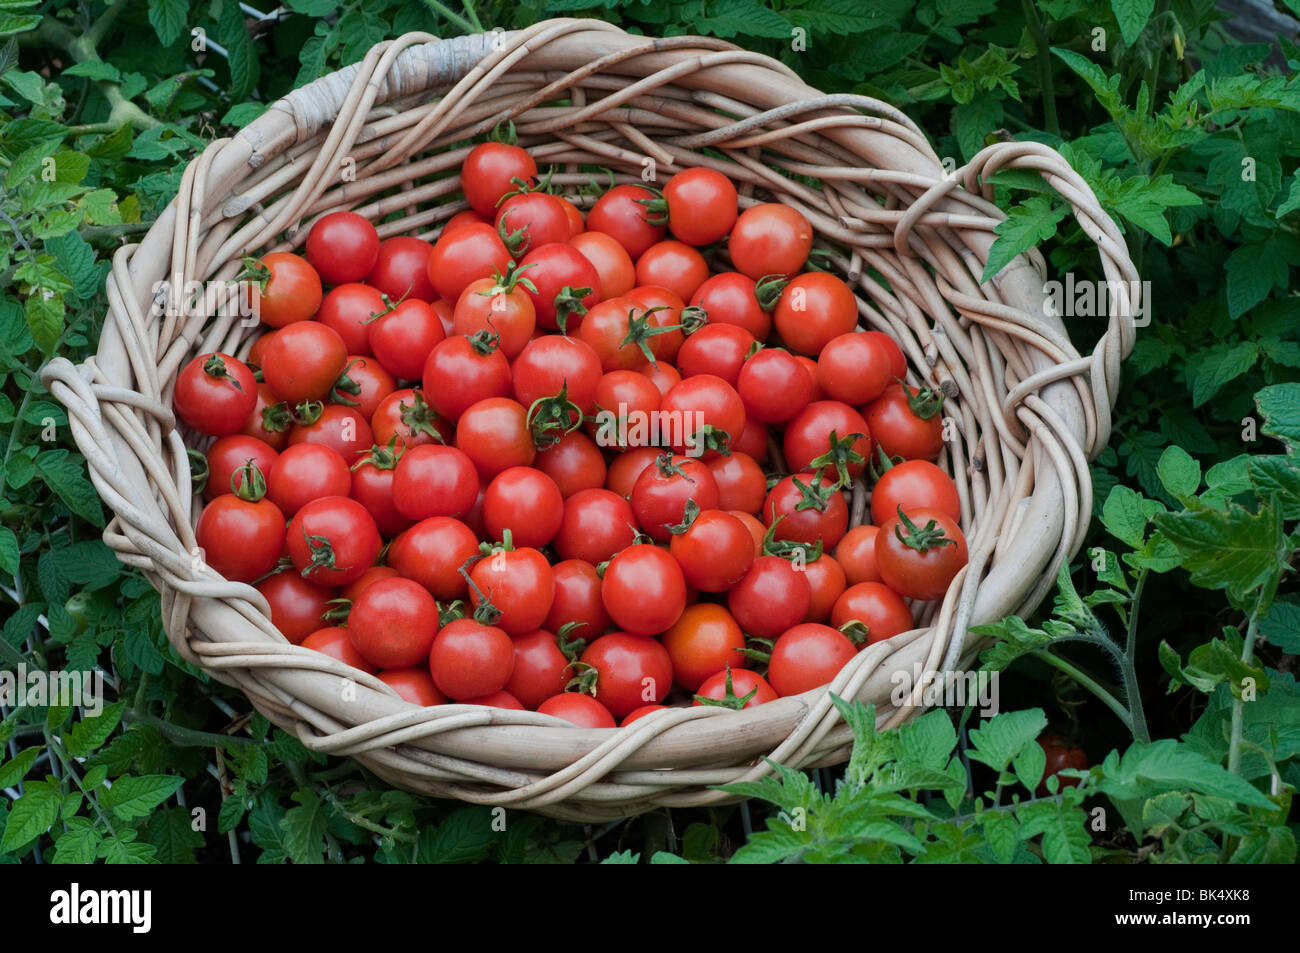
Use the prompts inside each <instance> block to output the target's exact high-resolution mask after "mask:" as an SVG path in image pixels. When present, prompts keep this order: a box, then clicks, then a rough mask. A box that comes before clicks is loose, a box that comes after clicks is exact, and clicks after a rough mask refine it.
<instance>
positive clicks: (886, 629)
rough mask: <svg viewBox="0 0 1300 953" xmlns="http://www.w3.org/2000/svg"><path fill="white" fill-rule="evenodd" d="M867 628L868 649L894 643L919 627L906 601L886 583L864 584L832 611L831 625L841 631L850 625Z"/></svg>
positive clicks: (852, 588) (849, 591) (847, 592)
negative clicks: (881, 644)
mask: <svg viewBox="0 0 1300 953" xmlns="http://www.w3.org/2000/svg"><path fill="white" fill-rule="evenodd" d="M853 621H857V622H861V623H862V624H863V625H865V626H866V627H867V631H866V636H867V645H875V644H876V643H877V642H883V641H885V640H886V639H892V638H893V637H894V636H896V635H898V634H899V633H900V632H908V631H911V630H912V629H913V628H915V627H916V624H915V623H914V622H913V621H912V610H911V609H909V608H908V607H907V603H906V602H904V601H903V597H902V596H900V595H899V594H898V593H896V592H895V591H894V590H892V589H890V588H889V587H888V586H886V585H885V584H884V583H883V582H860V583H858V584H857V585H854V586H850V587H849V588H847V589H845V590H844V593H843V594H842V595H841V596H840V597H839V598H838V599H836V600H835V605H834V607H832V609H831V625H833V626H835V628H837V629H839V628H842V627H843V626H845V625H847V624H848V623H849V622H853Z"/></svg>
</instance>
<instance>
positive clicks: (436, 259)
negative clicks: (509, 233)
mask: <svg viewBox="0 0 1300 953" xmlns="http://www.w3.org/2000/svg"><path fill="white" fill-rule="evenodd" d="M512 261H513V259H512V258H511V257H510V252H509V250H508V249H507V248H506V246H505V243H504V242H502V241H501V236H499V235H498V234H497V230H496V229H495V228H494V227H493V226H491V225H466V226H464V227H463V228H458V229H456V230H455V231H453V232H449V233H445V234H443V235H442V236H441V237H439V239H438V241H437V242H436V243H435V244H434V246H433V251H432V252H430V253H429V259H428V278H429V281H430V283H431V284H432V285H433V288H434V290H435V291H436V292H437V296H438V297H439V298H443V299H445V300H447V301H456V300H458V299H459V298H460V293H461V292H462V291H464V290H465V287H466V286H467V285H468V284H469V283H470V282H471V281H475V280H477V279H479V278H491V277H492V276H493V274H496V273H500V274H503V275H504V274H505V273H506V271H507V270H508V269H509V268H510V263H511V262H512Z"/></svg>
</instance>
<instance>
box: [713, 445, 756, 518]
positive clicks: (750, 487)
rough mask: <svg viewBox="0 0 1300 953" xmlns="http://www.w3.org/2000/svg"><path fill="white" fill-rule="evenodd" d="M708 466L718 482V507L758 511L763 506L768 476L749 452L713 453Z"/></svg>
mask: <svg viewBox="0 0 1300 953" xmlns="http://www.w3.org/2000/svg"><path fill="white" fill-rule="evenodd" d="M705 466H707V467H708V468H709V472H710V473H712V474H713V480H714V482H715V483H717V484H718V509H722V510H743V511H745V512H746V513H757V512H758V511H759V510H761V509H762V508H763V500H765V499H767V477H766V476H764V474H763V469H762V467H760V466H759V465H758V464H757V463H755V462H754V458H753V457H751V456H750V455H749V454H747V453H741V452H740V451H737V450H733V451H732V452H731V453H730V454H728V455H727V456H725V457H723V456H717V457H710V458H709V459H708V460H706V461H705Z"/></svg>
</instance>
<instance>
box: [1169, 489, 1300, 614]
mask: <svg viewBox="0 0 1300 953" xmlns="http://www.w3.org/2000/svg"><path fill="white" fill-rule="evenodd" d="M1155 523H1156V526H1157V527H1158V528H1159V530H1160V532H1161V534H1162V535H1163V536H1164V537H1165V538H1166V539H1168V540H1169V541H1170V542H1171V543H1173V544H1174V546H1175V547H1177V549H1178V551H1179V553H1180V554H1181V555H1182V557H1183V568H1185V569H1187V570H1188V571H1190V572H1191V574H1192V582H1193V583H1194V584H1195V585H1198V586H1201V587H1203V588H1206V589H1224V590H1226V591H1227V592H1228V594H1229V595H1230V596H1231V597H1233V598H1234V599H1235V600H1237V603H1238V604H1239V605H1241V604H1244V603H1245V601H1246V599H1247V597H1248V595H1249V594H1250V593H1252V592H1256V591H1258V592H1259V593H1260V595H1261V596H1262V598H1263V602H1264V605H1267V603H1268V602H1270V601H1271V600H1272V596H1273V593H1274V592H1275V591H1276V589H1277V582H1278V576H1279V573H1280V571H1281V567H1282V566H1284V565H1285V564H1286V557H1287V554H1288V551H1289V548H1290V547H1289V546H1288V545H1287V539H1286V536H1285V535H1284V534H1283V532H1282V521H1281V517H1280V515H1279V514H1278V513H1276V512H1274V511H1273V510H1272V509H1271V508H1269V507H1267V506H1265V507H1263V508H1262V509H1261V510H1260V511H1259V512H1258V513H1250V512H1248V511H1246V510H1244V509H1242V508H1241V507H1240V506H1237V505H1236V504H1231V505H1229V507H1228V509H1227V510H1226V511H1220V510H1211V509H1196V510H1186V511H1184V512H1182V513H1162V514H1159V515H1157V516H1156V517H1155Z"/></svg>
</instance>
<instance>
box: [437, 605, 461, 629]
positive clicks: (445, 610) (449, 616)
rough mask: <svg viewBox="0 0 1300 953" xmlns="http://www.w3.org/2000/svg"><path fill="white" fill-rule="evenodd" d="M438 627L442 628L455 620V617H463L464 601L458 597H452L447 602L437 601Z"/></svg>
mask: <svg viewBox="0 0 1300 953" xmlns="http://www.w3.org/2000/svg"><path fill="white" fill-rule="evenodd" d="M437 605H438V628H440V629H441V628H444V627H446V626H447V625H450V624H451V623H452V622H455V621H456V620H457V619H463V618H465V603H464V602H462V601H461V600H460V599H453V600H452V601H451V602H448V603H445V604H444V603H441V602H440V603H438V604H437Z"/></svg>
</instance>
